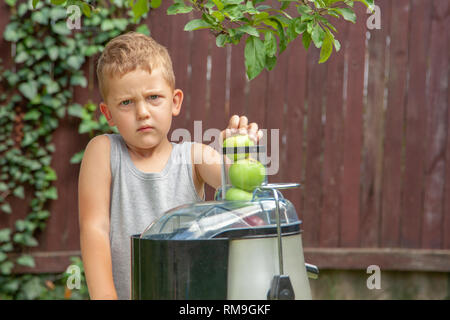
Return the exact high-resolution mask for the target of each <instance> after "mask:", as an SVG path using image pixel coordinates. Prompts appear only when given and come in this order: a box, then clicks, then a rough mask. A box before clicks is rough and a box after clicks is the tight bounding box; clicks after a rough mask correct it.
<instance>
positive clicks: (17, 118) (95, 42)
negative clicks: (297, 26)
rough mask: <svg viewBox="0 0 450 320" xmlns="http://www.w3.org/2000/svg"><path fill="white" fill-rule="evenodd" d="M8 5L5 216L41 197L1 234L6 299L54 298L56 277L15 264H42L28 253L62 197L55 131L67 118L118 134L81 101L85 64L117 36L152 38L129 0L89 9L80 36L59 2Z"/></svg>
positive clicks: (1, 122)
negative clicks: (77, 91)
mask: <svg viewBox="0 0 450 320" xmlns="http://www.w3.org/2000/svg"><path fill="white" fill-rule="evenodd" d="M6 2H7V3H8V5H9V6H10V10H11V15H10V22H9V24H8V25H7V26H6V29H5V31H4V33H3V37H4V39H5V40H7V41H9V42H11V43H12V47H13V48H15V53H14V54H13V59H14V64H15V65H14V66H13V68H11V69H5V68H3V67H2V66H1V65H0V88H2V91H1V93H0V168H1V169H0V214H6V215H11V214H14V213H13V210H12V208H11V205H10V202H11V199H12V198H13V197H16V198H19V199H21V200H25V198H26V194H28V193H29V192H30V193H32V195H33V198H32V200H31V201H30V202H29V212H28V213H27V215H26V216H25V218H23V219H18V220H16V221H15V225H14V227H13V228H8V227H6V228H2V229H0V299H15V298H22V299H34V298H42V297H43V296H44V297H49V296H51V295H48V292H49V291H51V290H56V289H55V287H54V285H53V286H52V285H51V284H49V282H48V281H50V283H53V282H52V281H51V280H49V279H48V276H47V278H46V277H45V276H34V275H15V274H13V273H12V271H13V269H14V266H15V265H22V266H26V267H31V268H32V267H34V266H35V261H34V259H33V257H32V255H31V254H29V253H27V252H29V249H30V248H31V247H36V246H38V245H39V243H38V241H37V239H36V238H37V237H36V236H37V234H38V233H39V232H42V231H43V230H44V229H45V227H46V223H47V220H48V218H49V216H50V212H49V210H48V204H49V201H51V200H56V199H57V198H58V190H57V189H56V187H55V186H54V185H53V183H54V181H56V180H57V178H58V177H57V174H56V172H55V170H54V169H53V168H52V167H51V161H52V156H53V153H54V152H55V145H54V144H53V143H52V140H53V133H54V132H55V130H56V129H57V128H58V126H59V123H60V120H61V119H63V118H64V117H66V116H72V117H77V118H79V119H80V124H79V128H78V132H79V133H80V134H89V136H90V137H93V136H95V135H98V134H101V133H105V132H110V130H111V129H110V127H109V126H108V125H107V123H106V120H105V119H104V118H103V117H99V118H98V119H97V118H96V112H95V111H96V106H95V104H93V103H92V102H91V101H89V102H88V103H87V104H85V105H83V106H82V105H80V104H77V103H75V102H74V96H73V90H74V87H76V86H81V87H86V86H87V84H88V80H87V78H86V76H85V75H84V74H83V71H82V66H83V64H84V63H85V62H86V61H87V60H88V59H89V58H90V57H93V56H94V55H96V54H98V53H99V52H101V50H102V49H103V48H104V46H105V45H106V43H107V42H108V41H109V40H110V39H111V38H113V37H115V36H117V35H119V34H121V33H123V32H126V31H130V30H136V31H138V32H142V33H146V34H149V30H148V28H147V27H146V25H138V23H139V22H140V21H139V20H136V19H134V16H133V13H132V12H131V11H130V9H128V8H127V6H125V4H124V3H125V2H126V0H115V1H114V5H106V4H105V5H103V6H102V7H101V8H98V9H96V14H95V15H90V12H86V10H84V11H83V13H84V14H85V16H83V17H82V23H81V26H82V29H80V30H76V29H74V30H71V29H69V28H68V25H67V19H68V18H71V17H70V16H69V17H68V14H67V11H66V9H65V8H63V7H59V6H54V5H52V4H51V2H54V0H52V1H50V0H46V1H40V2H39V3H35V2H36V1H29V3H23V2H21V3H19V2H18V1H17V0H7V1H6ZM31 2H33V4H34V5H36V8H33V6H32V5H31ZM74 4H76V1H74ZM80 4H81V2H80ZM80 8H81V9H83V7H80ZM90 81H93V79H90ZM81 157H82V152H80V153H77V154H76V155H74V157H73V158H72V160H71V162H72V163H77V162H80V160H81ZM57 278H58V277H57ZM62 278H63V276H60V277H59V278H58V279H62ZM54 279H56V278H54ZM30 288H31V289H30ZM32 289H33V290H32ZM30 290H31V291H30ZM30 292H34V293H33V294H30ZM60 298H61V297H60Z"/></svg>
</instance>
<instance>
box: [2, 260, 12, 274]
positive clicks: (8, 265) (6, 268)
mask: <svg viewBox="0 0 450 320" xmlns="http://www.w3.org/2000/svg"><path fill="white" fill-rule="evenodd" d="M13 267H14V263H12V262H11V261H5V262H2V263H0V273H1V274H4V275H7V274H11V270H12V269H13Z"/></svg>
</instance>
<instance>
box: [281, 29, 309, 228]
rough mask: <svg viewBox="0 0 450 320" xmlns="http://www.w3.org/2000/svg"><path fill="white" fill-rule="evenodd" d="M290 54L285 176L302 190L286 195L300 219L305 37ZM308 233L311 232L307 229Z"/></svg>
mask: <svg viewBox="0 0 450 320" xmlns="http://www.w3.org/2000/svg"><path fill="white" fill-rule="evenodd" d="M285 54H287V55H288V56H289V68H288V71H287V74H288V80H287V83H286V86H287V88H286V89H287V92H286V103H287V119H286V128H285V130H286V131H287V132H286V135H287V138H286V145H285V146H284V148H286V149H287V150H286V151H287V153H286V159H287V167H288V170H289V172H288V174H286V175H285V179H286V182H298V183H302V187H301V188H299V189H293V190H285V191H284V192H283V195H284V196H285V197H286V198H287V199H289V200H290V201H291V202H292V204H293V205H294V206H295V208H296V210H297V214H298V215H299V218H300V219H303V211H302V210H301V208H302V201H301V200H302V194H303V175H302V174H303V155H304V153H303V145H304V136H303V120H304V109H305V96H306V85H307V82H306V79H307V74H306V50H305V49H304V48H303V45H302V43H301V38H298V39H296V40H294V42H293V43H292V44H291V46H290V47H289V48H288V49H286V53H285ZM305 232H308V231H307V230H305Z"/></svg>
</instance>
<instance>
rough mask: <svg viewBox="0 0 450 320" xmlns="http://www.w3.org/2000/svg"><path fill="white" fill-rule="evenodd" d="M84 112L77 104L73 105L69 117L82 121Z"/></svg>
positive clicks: (70, 107)
mask: <svg viewBox="0 0 450 320" xmlns="http://www.w3.org/2000/svg"><path fill="white" fill-rule="evenodd" d="M83 110H84V109H83V107H82V106H81V105H80V104H78V103H75V104H72V105H70V106H69V109H68V113H69V115H71V116H73V117H77V118H80V119H81V118H83Z"/></svg>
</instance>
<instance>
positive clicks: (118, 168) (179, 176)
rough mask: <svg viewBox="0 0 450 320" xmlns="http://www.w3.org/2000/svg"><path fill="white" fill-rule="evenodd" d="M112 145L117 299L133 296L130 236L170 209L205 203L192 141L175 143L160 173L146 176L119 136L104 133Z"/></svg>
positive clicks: (112, 232)
mask: <svg viewBox="0 0 450 320" xmlns="http://www.w3.org/2000/svg"><path fill="white" fill-rule="evenodd" d="M105 135H106V136H108V138H109V139H110V142H111V143H110V145H111V153H110V155H111V191H110V195H111V197H110V234H109V238H110V244H111V259H112V270H113V278H114V286H115V288H116V291H117V297H118V299H122V300H123V299H130V297H131V238H130V237H131V236H132V235H136V234H141V233H142V232H143V231H144V230H145V228H146V227H147V226H148V225H149V224H150V223H151V222H152V221H153V220H155V219H158V218H159V217H161V216H162V215H163V214H164V213H165V212H166V211H167V210H169V209H172V208H174V207H177V206H179V205H183V204H186V203H192V202H198V201H203V200H204V199H201V198H200V197H199V196H198V193H197V191H196V189H195V185H194V181H193V177H192V162H191V146H192V143H193V142H182V143H179V144H177V143H172V152H171V154H170V157H169V160H168V162H167V164H166V166H165V167H164V169H163V170H162V171H161V172H152V173H147V172H143V171H140V170H139V169H138V168H136V166H135V165H134V163H133V161H132V160H131V157H130V154H129V152H128V149H127V146H126V144H125V141H124V140H123V138H122V136H121V135H120V134H105Z"/></svg>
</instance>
